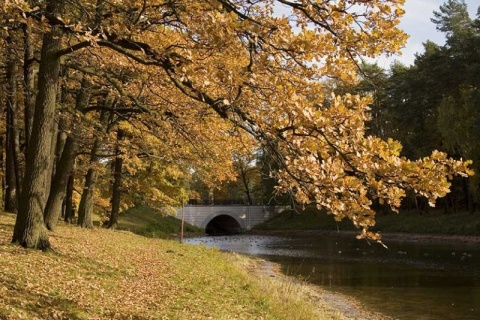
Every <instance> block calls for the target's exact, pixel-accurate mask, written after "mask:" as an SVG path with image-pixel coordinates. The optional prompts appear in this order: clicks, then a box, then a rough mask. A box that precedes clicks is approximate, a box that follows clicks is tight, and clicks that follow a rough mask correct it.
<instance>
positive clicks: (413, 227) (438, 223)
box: [256, 207, 480, 236]
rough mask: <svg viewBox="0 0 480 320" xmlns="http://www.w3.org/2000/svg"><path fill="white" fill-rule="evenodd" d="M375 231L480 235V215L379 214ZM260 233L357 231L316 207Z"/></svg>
mask: <svg viewBox="0 0 480 320" xmlns="http://www.w3.org/2000/svg"><path fill="white" fill-rule="evenodd" d="M376 220H377V224H376V226H375V227H374V228H372V230H376V231H381V232H404V233H425V234H450V235H477V236H478V235H480V214H470V213H468V212H459V213H452V214H444V213H443V211H442V210H430V211H429V213H423V214H419V213H417V212H416V211H407V212H402V213H400V214H395V213H389V214H386V215H384V214H378V215H377V217H376ZM256 229H257V230H355V228H354V226H353V224H352V223H351V222H350V221H347V220H343V221H340V222H336V221H335V220H334V219H333V216H331V215H327V214H325V213H324V212H321V211H319V210H317V209H315V208H313V207H307V208H306V209H305V211H302V212H300V213H292V212H283V213H281V214H279V215H277V216H275V217H274V218H272V219H271V220H269V221H267V222H265V223H263V224H261V225H258V226H257V227H256Z"/></svg>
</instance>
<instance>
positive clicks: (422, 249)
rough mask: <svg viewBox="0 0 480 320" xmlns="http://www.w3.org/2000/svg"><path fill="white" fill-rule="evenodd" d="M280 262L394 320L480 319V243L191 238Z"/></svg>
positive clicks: (324, 237) (288, 269)
mask: <svg viewBox="0 0 480 320" xmlns="http://www.w3.org/2000/svg"><path fill="white" fill-rule="evenodd" d="M187 241H188V242H189V243H194V244H199V243H203V244H204V245H206V246H215V247H219V248H220V249H221V250H225V251H235V252H238V253H244V254H248V255H255V256H261V257H264V258H266V259H269V260H272V261H275V262H278V263H280V264H281V265H282V267H283V272H284V273H286V274H289V275H294V276H298V277H302V278H304V279H306V280H307V281H309V282H311V283H314V284H318V285H321V286H323V287H325V288H329V289H331V290H333V291H338V292H342V293H344V294H348V295H351V296H354V297H356V298H358V299H359V300H361V301H362V303H364V304H365V305H366V306H367V307H369V308H372V309H374V310H377V311H380V312H382V313H384V314H386V315H390V316H393V317H395V318H397V319H480V248H479V246H478V244H469V243H448V242H412V241H397V240H392V241H389V240H388V239H387V240H386V243H387V245H388V246H389V249H388V250H386V249H384V248H383V247H381V246H379V245H378V244H376V243H371V244H369V243H367V242H366V241H364V240H362V241H360V240H356V239H355V237H354V236H353V235H341V234H321V235H315V236H312V235H306V236H301V237H277V236H230V237H202V238H194V239H189V240H187Z"/></svg>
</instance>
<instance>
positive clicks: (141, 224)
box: [118, 206, 205, 239]
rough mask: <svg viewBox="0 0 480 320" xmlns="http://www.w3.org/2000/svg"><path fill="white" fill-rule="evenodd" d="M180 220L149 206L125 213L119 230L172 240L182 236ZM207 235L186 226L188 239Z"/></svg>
mask: <svg viewBox="0 0 480 320" xmlns="http://www.w3.org/2000/svg"><path fill="white" fill-rule="evenodd" d="M180 225H181V222H180V220H178V219H176V218H175V217H173V216H169V215H168V216H166V215H164V214H162V213H161V212H159V211H157V210H155V209H152V208H150V207H147V206H137V207H134V208H131V209H129V210H127V211H124V212H123V213H122V214H121V216H120V219H119V222H118V229H120V230H126V231H131V232H133V233H136V234H138V235H142V236H145V237H149V238H159V239H171V238H178V237H179V235H180ZM203 234H205V232H204V230H203V229H201V228H198V227H195V226H193V225H191V224H189V223H185V224H184V235H185V236H186V237H189V236H190V237H191V236H199V235H203Z"/></svg>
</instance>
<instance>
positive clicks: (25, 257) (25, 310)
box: [0, 212, 344, 320]
mask: <svg viewBox="0 0 480 320" xmlns="http://www.w3.org/2000/svg"><path fill="white" fill-rule="evenodd" d="M14 220H15V216H14V215H12V214H5V213H2V212H0V258H1V259H0V261H1V263H0V319H173V320H174V319H219V320H221V319H236V320H247V319H248V320H250V319H295V320H297V319H298V320H302V319H304V320H310V319H320V320H322V319H344V318H343V317H342V315H341V314H340V313H339V312H338V311H336V310H333V309H331V308H330V307H328V306H326V305H325V303H324V302H323V300H321V299H320V298H318V296H315V295H314V292H313V291H312V290H311V288H310V287H309V286H306V285H304V284H301V283H293V282H286V281H281V280H279V279H280V278H281V277H275V278H271V277H259V276H255V275H253V274H252V273H253V272H252V270H255V268H258V266H259V263H258V262H257V261H255V260H252V259H250V258H247V257H243V256H240V255H236V254H227V253H222V252H220V251H218V250H216V249H210V248H207V247H204V246H193V245H187V244H180V243H178V241H171V240H161V239H148V238H145V237H141V236H138V235H135V234H133V233H131V232H125V231H118V230H108V229H102V228H97V229H91V230H87V229H81V228H78V227H76V226H70V225H65V224H63V223H59V225H58V227H57V230H56V232H55V233H50V240H51V243H52V247H53V250H54V252H49V253H43V252H40V251H36V250H25V249H23V248H21V247H19V246H15V245H11V244H10V239H11V235H12V232H13V225H14Z"/></svg>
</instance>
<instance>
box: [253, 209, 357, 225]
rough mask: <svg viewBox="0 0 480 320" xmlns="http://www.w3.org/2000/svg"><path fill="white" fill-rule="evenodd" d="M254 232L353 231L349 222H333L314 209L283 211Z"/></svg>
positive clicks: (323, 213)
mask: <svg viewBox="0 0 480 320" xmlns="http://www.w3.org/2000/svg"><path fill="white" fill-rule="evenodd" d="M254 229H256V230H354V227H353V225H352V223H351V222H350V221H347V220H343V221H339V222H338V221H335V219H334V218H333V216H332V215H329V214H326V213H325V212H323V211H320V210H318V209H316V208H314V207H306V208H305V209H304V210H297V211H294V210H285V211H283V212H282V213H279V214H277V215H275V216H274V217H273V218H272V219H270V220H268V221H266V222H264V223H262V224H259V225H257V226H256V227H255V228H254Z"/></svg>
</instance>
